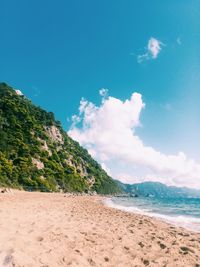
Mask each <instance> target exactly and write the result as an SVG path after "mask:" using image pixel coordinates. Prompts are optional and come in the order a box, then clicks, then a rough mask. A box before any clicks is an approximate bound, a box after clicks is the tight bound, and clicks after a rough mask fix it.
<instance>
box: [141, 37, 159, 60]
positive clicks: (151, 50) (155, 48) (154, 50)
mask: <svg viewBox="0 0 200 267" xmlns="http://www.w3.org/2000/svg"><path fill="white" fill-rule="evenodd" d="M163 45H164V44H163V43H162V42H161V41H159V40H158V39H156V38H153V37H151V38H150V39H149V41H148V44H147V48H146V49H145V50H146V52H145V53H144V54H142V55H138V57H137V60H138V63H142V62H143V61H144V60H149V59H156V58H157V57H158V54H159V53H160V51H161V49H162V46H163Z"/></svg>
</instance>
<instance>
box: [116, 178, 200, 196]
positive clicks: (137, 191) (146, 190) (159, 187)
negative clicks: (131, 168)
mask: <svg viewBox="0 0 200 267" xmlns="http://www.w3.org/2000/svg"><path fill="white" fill-rule="evenodd" d="M118 185H119V186H120V187H121V189H122V190H123V191H124V192H125V193H126V194H127V195H129V196H135V197H140V196H141V197H160V198H176V197H184V198H185V197H200V190H196V189H191V188H186V187H175V186H167V185H164V184H162V183H159V182H144V183H137V184H123V183H121V182H118Z"/></svg>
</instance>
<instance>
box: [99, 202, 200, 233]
mask: <svg viewBox="0 0 200 267" xmlns="http://www.w3.org/2000/svg"><path fill="white" fill-rule="evenodd" d="M103 203H104V204H105V205H106V206H108V207H110V208H114V209H118V210H122V211H125V212H129V213H132V214H136V215H137V214H139V215H144V216H147V217H149V218H151V219H156V220H159V221H162V222H164V223H167V224H169V225H171V226H175V227H182V228H184V229H185V230H188V231H191V232H194V233H197V234H198V233H200V219H198V218H195V217H189V216H188V217H187V216H183V215H177V216H170V215H165V214H162V213H153V212H147V211H144V210H142V209H139V208H137V207H135V206H123V205H119V204H116V203H114V201H112V197H108V198H106V199H105V200H104V201H103ZM184 219H185V220H187V222H186V221H184ZM198 220H199V221H198ZM197 221H198V227H197V225H196V229H195V228H194V227H195V224H197Z"/></svg>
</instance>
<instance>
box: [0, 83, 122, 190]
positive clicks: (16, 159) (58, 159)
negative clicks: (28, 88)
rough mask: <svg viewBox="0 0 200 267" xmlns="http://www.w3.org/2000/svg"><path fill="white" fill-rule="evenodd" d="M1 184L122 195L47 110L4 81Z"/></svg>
mask: <svg viewBox="0 0 200 267" xmlns="http://www.w3.org/2000/svg"><path fill="white" fill-rule="evenodd" d="M0 186H8V187H18V188H24V189H26V190H41V191H64V192H74V191H78V192H88V191H96V192H97V193H101V194H114V193H118V192H120V188H119V186H118V184H117V183H116V182H115V181H114V180H113V179H112V178H111V177H109V176H108V175H107V174H106V172H105V171H104V170H103V169H102V168H101V166H100V165H99V164H98V163H97V162H96V161H95V160H94V159H92V157H91V156H90V155H89V154H88V152H87V150H86V149H84V148H82V147H81V146H80V145H79V144H78V143H77V142H75V141H74V140H72V139H71V138H70V137H69V136H68V135H67V133H66V132H65V131H64V130H63V128H62V126H61V124H60V122H59V121H56V120H55V118H54V114H53V113H52V112H47V111H45V110H43V109H42V108H40V107H37V106H35V105H33V104H32V103H31V101H30V100H28V99H27V98H26V97H25V96H23V94H22V92H21V91H20V90H14V89H13V88H11V87H9V86H8V85H7V84H5V83H0Z"/></svg>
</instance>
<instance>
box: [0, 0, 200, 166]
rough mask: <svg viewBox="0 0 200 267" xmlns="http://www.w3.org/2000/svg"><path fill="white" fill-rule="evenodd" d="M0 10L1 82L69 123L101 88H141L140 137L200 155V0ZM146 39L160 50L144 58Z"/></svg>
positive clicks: (5, 1) (6, 2)
mask: <svg viewBox="0 0 200 267" xmlns="http://www.w3.org/2000/svg"><path fill="white" fill-rule="evenodd" d="M0 10H1V16H0V34H1V42H0V80H1V81H5V82H7V83H9V84H10V85H11V86H13V87H15V88H18V89H21V90H22V91H23V93H24V94H25V95H26V96H27V97H29V98H30V99H31V100H32V101H33V103H35V104H37V105H40V106H42V107H43V108H45V109H47V110H49V111H53V112H54V113H55V115H56V117H57V118H58V119H59V120H60V121H61V122H62V123H63V125H64V127H65V129H66V130H68V129H69V127H70V122H69V121H67V118H70V117H71V116H72V115H73V114H77V112H78V108H79V102H80V100H81V98H82V97H84V98H85V99H87V100H88V101H90V102H92V103H94V104H95V105H97V106H99V105H101V98H100V96H99V89H101V88H108V89H109V95H110V96H113V97H115V98H116V99H120V100H121V101H125V100H126V99H130V97H131V95H132V93H133V92H138V93H140V94H141V95H142V99H143V102H144V103H145V108H144V109H142V112H141V115H140V123H141V126H140V127H137V129H136V130H135V131H136V133H137V135H139V137H140V138H141V139H142V140H143V142H144V143H145V144H146V145H148V146H151V147H153V148H154V149H156V150H158V151H162V153H165V154H176V153H178V152H179V151H183V152H184V153H186V155H187V156H188V157H190V158H194V159H195V160H196V161H198V162H200V152H199V151H200V142H199V136H200V126H199V125H200V124H199V117H200V105H199V98H200V52H199V47H200V20H199V17H200V2H199V1H195V0H190V1H188V0H181V1H180V0H168V1H159V0H158V1H156V0H152V1H147V0H146V1H142V0H140V1H136V0H125V1H122V0H121V1H119V0H109V1H108V0H105V1H104V0H101V1H94V0H85V1H80V0H79V1H77V0H73V1H68V0H59V1H52V0H48V1H47V0H44V1H39V0H35V1H25V0H18V1H14V0H1V1H0ZM150 38H155V39H156V40H158V41H160V42H161V43H162V44H161V45H160V47H161V50H160V51H159V53H158V55H157V56H156V58H151V57H150V56H149V58H148V59H147V58H145V59H144V60H143V61H142V62H140V63H138V56H139V55H144V54H145V53H148V48H147V46H148V42H149V40H150ZM111 165H112V164H111Z"/></svg>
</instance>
